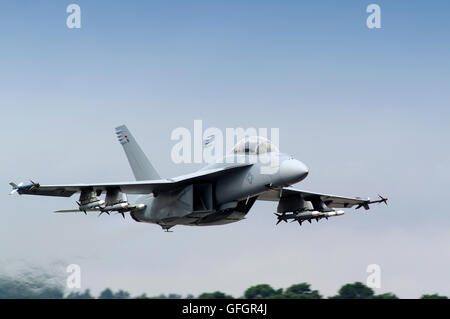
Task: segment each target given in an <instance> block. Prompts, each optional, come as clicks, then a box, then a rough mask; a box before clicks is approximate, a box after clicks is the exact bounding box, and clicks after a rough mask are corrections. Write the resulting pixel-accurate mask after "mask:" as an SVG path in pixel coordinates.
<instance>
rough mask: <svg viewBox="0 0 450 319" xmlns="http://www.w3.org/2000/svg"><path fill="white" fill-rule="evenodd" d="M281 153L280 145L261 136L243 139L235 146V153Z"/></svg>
mask: <svg viewBox="0 0 450 319" xmlns="http://www.w3.org/2000/svg"><path fill="white" fill-rule="evenodd" d="M271 152H273V153H279V152H280V151H279V150H278V147H276V146H275V144H273V143H271V142H270V141H269V140H268V139H266V138H264V137H261V136H250V137H246V138H244V139H242V140H241V141H239V143H237V144H236V146H235V147H234V148H233V153H234V154H264V153H271Z"/></svg>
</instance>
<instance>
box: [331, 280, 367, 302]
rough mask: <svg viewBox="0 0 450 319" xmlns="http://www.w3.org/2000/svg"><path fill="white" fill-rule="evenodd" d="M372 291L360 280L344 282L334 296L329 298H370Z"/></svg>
mask: <svg viewBox="0 0 450 319" xmlns="http://www.w3.org/2000/svg"><path fill="white" fill-rule="evenodd" d="M373 296H374V292H373V290H372V289H371V288H369V287H367V286H366V285H364V284H363V283H361V282H355V283H352V284H346V285H344V286H342V287H341V288H340V289H339V292H338V294H337V295H336V296H333V297H330V299H371V298H372V297H373Z"/></svg>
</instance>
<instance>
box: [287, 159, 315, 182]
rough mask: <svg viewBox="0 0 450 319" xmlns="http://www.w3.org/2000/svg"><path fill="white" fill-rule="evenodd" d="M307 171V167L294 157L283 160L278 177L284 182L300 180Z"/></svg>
mask: <svg viewBox="0 0 450 319" xmlns="http://www.w3.org/2000/svg"><path fill="white" fill-rule="evenodd" d="M308 172H309V169H308V167H307V166H306V165H305V164H303V163H302V162H300V161H298V160H295V159H289V160H285V161H283V163H281V166H280V177H281V179H282V181H283V182H284V183H286V184H295V183H297V182H300V181H301V180H303V179H304V178H305V177H306V176H307V175H308Z"/></svg>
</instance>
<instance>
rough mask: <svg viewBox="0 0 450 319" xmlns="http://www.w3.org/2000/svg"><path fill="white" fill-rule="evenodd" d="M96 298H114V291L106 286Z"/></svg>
mask: <svg viewBox="0 0 450 319" xmlns="http://www.w3.org/2000/svg"><path fill="white" fill-rule="evenodd" d="M98 299H114V293H113V292H112V290H111V289H109V288H106V289H105V290H103V291H102V292H101V293H100V295H99V296H98Z"/></svg>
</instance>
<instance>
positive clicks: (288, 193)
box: [258, 187, 388, 210]
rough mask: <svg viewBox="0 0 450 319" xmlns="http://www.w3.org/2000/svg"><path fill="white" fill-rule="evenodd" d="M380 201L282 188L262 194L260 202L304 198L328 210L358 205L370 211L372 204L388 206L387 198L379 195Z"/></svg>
mask: <svg viewBox="0 0 450 319" xmlns="http://www.w3.org/2000/svg"><path fill="white" fill-rule="evenodd" d="M378 196H379V197H380V199H378V200H370V199H369V198H367V199H364V198H360V197H343V196H336V195H330V194H323V193H314V192H309V191H302V190H298V189H295V188H292V187H287V188H282V189H272V190H269V191H267V192H265V193H262V194H261V195H260V196H259V197H258V200H265V201H277V202H278V201H279V200H280V199H285V198H295V197H298V198H302V199H304V200H305V201H310V202H312V203H313V204H314V203H319V204H320V202H322V203H324V204H325V205H326V207H328V208H351V207H353V206H355V205H357V207H356V209H359V208H361V207H364V209H366V210H367V209H369V205H370V204H374V203H385V204H387V200H388V199H387V198H385V197H382V196H380V195H378Z"/></svg>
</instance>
